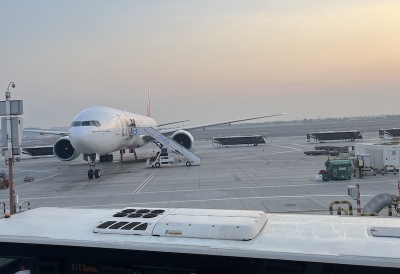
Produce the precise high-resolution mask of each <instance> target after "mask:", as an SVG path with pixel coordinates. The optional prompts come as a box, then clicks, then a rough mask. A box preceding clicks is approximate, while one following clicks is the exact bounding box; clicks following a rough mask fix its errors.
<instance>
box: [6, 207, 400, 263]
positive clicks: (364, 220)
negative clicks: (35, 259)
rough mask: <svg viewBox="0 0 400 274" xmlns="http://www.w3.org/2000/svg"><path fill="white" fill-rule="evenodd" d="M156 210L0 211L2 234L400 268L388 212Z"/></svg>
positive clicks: (396, 231) (399, 247) (399, 246)
mask: <svg viewBox="0 0 400 274" xmlns="http://www.w3.org/2000/svg"><path fill="white" fill-rule="evenodd" d="M135 209H136V211H135V212H137V210H138V209H140V208H135ZM152 210H153V209H152ZM157 210H160V211H158V212H161V211H164V212H162V213H155V214H154V216H153V217H151V218H144V217H140V218H130V217H128V215H129V214H135V212H130V213H127V214H125V215H124V214H121V215H124V216H122V217H114V215H115V214H116V213H118V212H121V210H115V209H69V208H37V209H33V210H29V211H25V212H22V213H19V214H16V215H13V216H12V217H11V218H7V219H6V218H3V219H0V227H1V230H0V242H13V243H37V244H49V245H68V246H85V247H97V248H114V249H127V250H146V251H158V252H174V253H192V254H204V255H218V256H237V257H251V258H265V259H281V260H295V261H296V260H298V261H311V262H326V263H340V264H352V265H370V266H383V267H398V268H400V219H397V218H393V217H392V218H384V217H349V216H321V215H318V216H317V215H297V214H266V213H264V212H262V211H236V210H210V209H171V208H167V209H159V208H157ZM124 211H125V212H127V211H132V208H125V210H124ZM146 214H148V213H146ZM146 214H144V215H146ZM144 215H143V216H144ZM107 222H109V223H107ZM121 223H123V224H121ZM124 223H125V224H124ZM132 223H136V224H132ZM143 224H146V225H143ZM129 225H130V226H131V228H130V229H123V228H124V226H129ZM112 226H114V229H113V228H112ZM115 227H119V228H118V229H115ZM143 228H144V229H143Z"/></svg>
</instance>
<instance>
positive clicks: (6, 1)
mask: <svg viewBox="0 0 400 274" xmlns="http://www.w3.org/2000/svg"><path fill="white" fill-rule="evenodd" d="M399 14H400V1H398V0H393V1H392V0H380V1H378V0H377V1H371V0H348V1H337V0H324V1H320V0H302V1H299V0H287V1H286V0H260V1H256V0H246V1H237V0H226V1H218V0H203V1H173V0H172V1H134V0H129V1H124V0H119V1H102V0H85V1H77V0H76V1H41V0H37V1H28V0H25V1H23V0H22V1H12V0H2V1H1V2H0V37H1V38H0V91H1V89H3V90H4V92H5V91H6V90H7V87H8V84H9V82H10V81H13V82H15V84H16V88H15V89H12V90H11V92H12V93H11V96H12V99H15V100H17V99H21V100H24V115H23V119H24V126H25V127H34V126H35V127H42V128H49V127H52V126H68V125H69V124H70V122H71V121H72V119H73V117H74V116H75V115H76V114H77V113H78V112H80V111H81V110H83V109H84V108H87V107H90V106H96V105H102V106H109V107H113V108H118V109H124V110H126V111H129V112H134V113H138V114H143V115H145V114H146V106H147V90H148V88H149V87H150V89H151V105H152V109H151V113H152V117H153V118H154V119H155V120H156V121H157V122H158V123H167V122H170V121H177V120H184V119H189V120H190V124H191V125H195V124H200V123H210V122H217V121H224V120H229V119H240V118H247V117H252V116H262V115H268V114H274V113H282V112H285V113H286V115H285V116H284V117H282V118H280V117H279V118H273V119H270V120H294V119H304V118H307V119H310V118H326V117H346V116H361V115H381V114H399V113H400V108H399V105H400V16H399ZM0 94H1V92H0ZM3 98H4V97H3ZM265 121H269V120H265Z"/></svg>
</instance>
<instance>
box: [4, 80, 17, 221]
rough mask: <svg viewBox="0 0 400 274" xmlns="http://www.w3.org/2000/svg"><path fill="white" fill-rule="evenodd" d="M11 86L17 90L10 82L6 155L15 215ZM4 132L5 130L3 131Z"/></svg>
mask: <svg viewBox="0 0 400 274" xmlns="http://www.w3.org/2000/svg"><path fill="white" fill-rule="evenodd" d="M10 86H11V87H12V88H15V84H14V82H10V83H9V84H8V87H7V92H6V115H7V116H6V117H7V149H8V152H7V153H6V154H5V155H6V158H8V180H9V186H10V187H9V188H10V214H11V215H12V214H14V213H15V212H14V182H13V170H12V165H13V152H12V141H11V102H10V99H11V95H10ZM3 130H4V129H3Z"/></svg>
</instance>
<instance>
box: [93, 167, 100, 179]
mask: <svg viewBox="0 0 400 274" xmlns="http://www.w3.org/2000/svg"><path fill="white" fill-rule="evenodd" d="M94 177H96V178H100V169H96V170H95V171H94Z"/></svg>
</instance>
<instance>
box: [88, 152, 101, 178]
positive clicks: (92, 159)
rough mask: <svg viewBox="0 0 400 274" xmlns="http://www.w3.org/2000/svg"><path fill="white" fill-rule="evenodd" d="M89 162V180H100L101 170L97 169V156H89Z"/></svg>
mask: <svg viewBox="0 0 400 274" xmlns="http://www.w3.org/2000/svg"><path fill="white" fill-rule="evenodd" d="M87 161H88V163H89V171H88V178H89V179H93V176H94V177H95V178H100V169H96V154H91V155H87Z"/></svg>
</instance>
